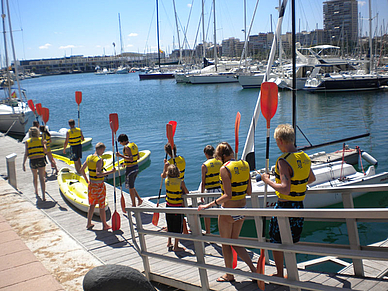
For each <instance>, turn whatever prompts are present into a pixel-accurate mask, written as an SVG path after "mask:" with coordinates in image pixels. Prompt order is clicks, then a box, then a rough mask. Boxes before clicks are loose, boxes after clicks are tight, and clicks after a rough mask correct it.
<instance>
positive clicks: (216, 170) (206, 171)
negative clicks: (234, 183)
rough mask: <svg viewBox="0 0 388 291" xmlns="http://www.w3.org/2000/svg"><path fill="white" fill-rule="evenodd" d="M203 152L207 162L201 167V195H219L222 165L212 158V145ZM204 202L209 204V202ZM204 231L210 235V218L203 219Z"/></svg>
mask: <svg viewBox="0 0 388 291" xmlns="http://www.w3.org/2000/svg"><path fill="white" fill-rule="evenodd" d="M203 152H204V154H205V157H206V159H207V160H206V162H204V163H203V164H202V166H201V193H221V184H220V178H219V176H220V168H221V166H222V163H221V161H219V160H217V159H216V158H214V147H213V146H212V145H207V146H205V148H204V149H203ZM202 202H204V201H203V200H202ZM206 202H207V203H209V202H210V200H209V199H208V201H206ZM205 230H206V233H207V234H209V233H210V217H205Z"/></svg>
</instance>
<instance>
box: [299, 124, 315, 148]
mask: <svg viewBox="0 0 388 291" xmlns="http://www.w3.org/2000/svg"><path fill="white" fill-rule="evenodd" d="M296 127H297V128H298V129H299V131H300V133H301V134H302V135H303V137H304V138H305V139H306V140H307V142H308V143H309V144H310V146H312V145H313V144H312V143H311V142H310V141H309V139H308V138H307V136H306V135H305V134H304V133H303V131H302V130H301V129H300V127H299V125H296Z"/></svg>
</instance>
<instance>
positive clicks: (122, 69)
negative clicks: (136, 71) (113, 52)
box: [116, 67, 129, 74]
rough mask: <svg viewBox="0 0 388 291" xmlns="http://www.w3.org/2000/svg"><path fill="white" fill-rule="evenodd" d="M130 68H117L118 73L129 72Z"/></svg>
mask: <svg viewBox="0 0 388 291" xmlns="http://www.w3.org/2000/svg"><path fill="white" fill-rule="evenodd" d="M128 73H129V69H128V68H127V67H118V68H117V70H116V74H128Z"/></svg>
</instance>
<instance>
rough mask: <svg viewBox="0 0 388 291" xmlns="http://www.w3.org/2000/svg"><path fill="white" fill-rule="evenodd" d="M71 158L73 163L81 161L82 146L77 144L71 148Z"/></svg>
mask: <svg viewBox="0 0 388 291" xmlns="http://www.w3.org/2000/svg"><path fill="white" fill-rule="evenodd" d="M70 149H71V156H70V160H72V161H73V162H75V161H78V160H79V159H82V145H80V144H77V145H75V146H71V147H70Z"/></svg>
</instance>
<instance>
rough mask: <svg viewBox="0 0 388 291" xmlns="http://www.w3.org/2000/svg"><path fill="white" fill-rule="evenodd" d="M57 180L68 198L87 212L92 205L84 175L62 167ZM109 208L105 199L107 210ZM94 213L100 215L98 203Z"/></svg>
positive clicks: (75, 205) (78, 207)
mask: <svg viewBox="0 0 388 291" xmlns="http://www.w3.org/2000/svg"><path fill="white" fill-rule="evenodd" d="M57 180H58V184H59V188H60V190H61V192H62V194H63V196H64V197H65V198H66V200H67V201H68V202H69V203H71V204H72V205H73V206H74V207H76V208H77V209H79V210H81V211H82V212H86V213H87V212H88V210H89V206H90V205H89V201H88V183H86V181H85V179H84V177H82V176H80V175H79V174H77V173H75V171H74V170H72V169H70V168H62V169H61V170H60V171H59V173H58V178H57ZM107 209H108V202H107V200H105V210H107ZM93 213H94V214H96V215H100V208H99V206H98V205H96V208H95V209H94V212H93Z"/></svg>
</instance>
